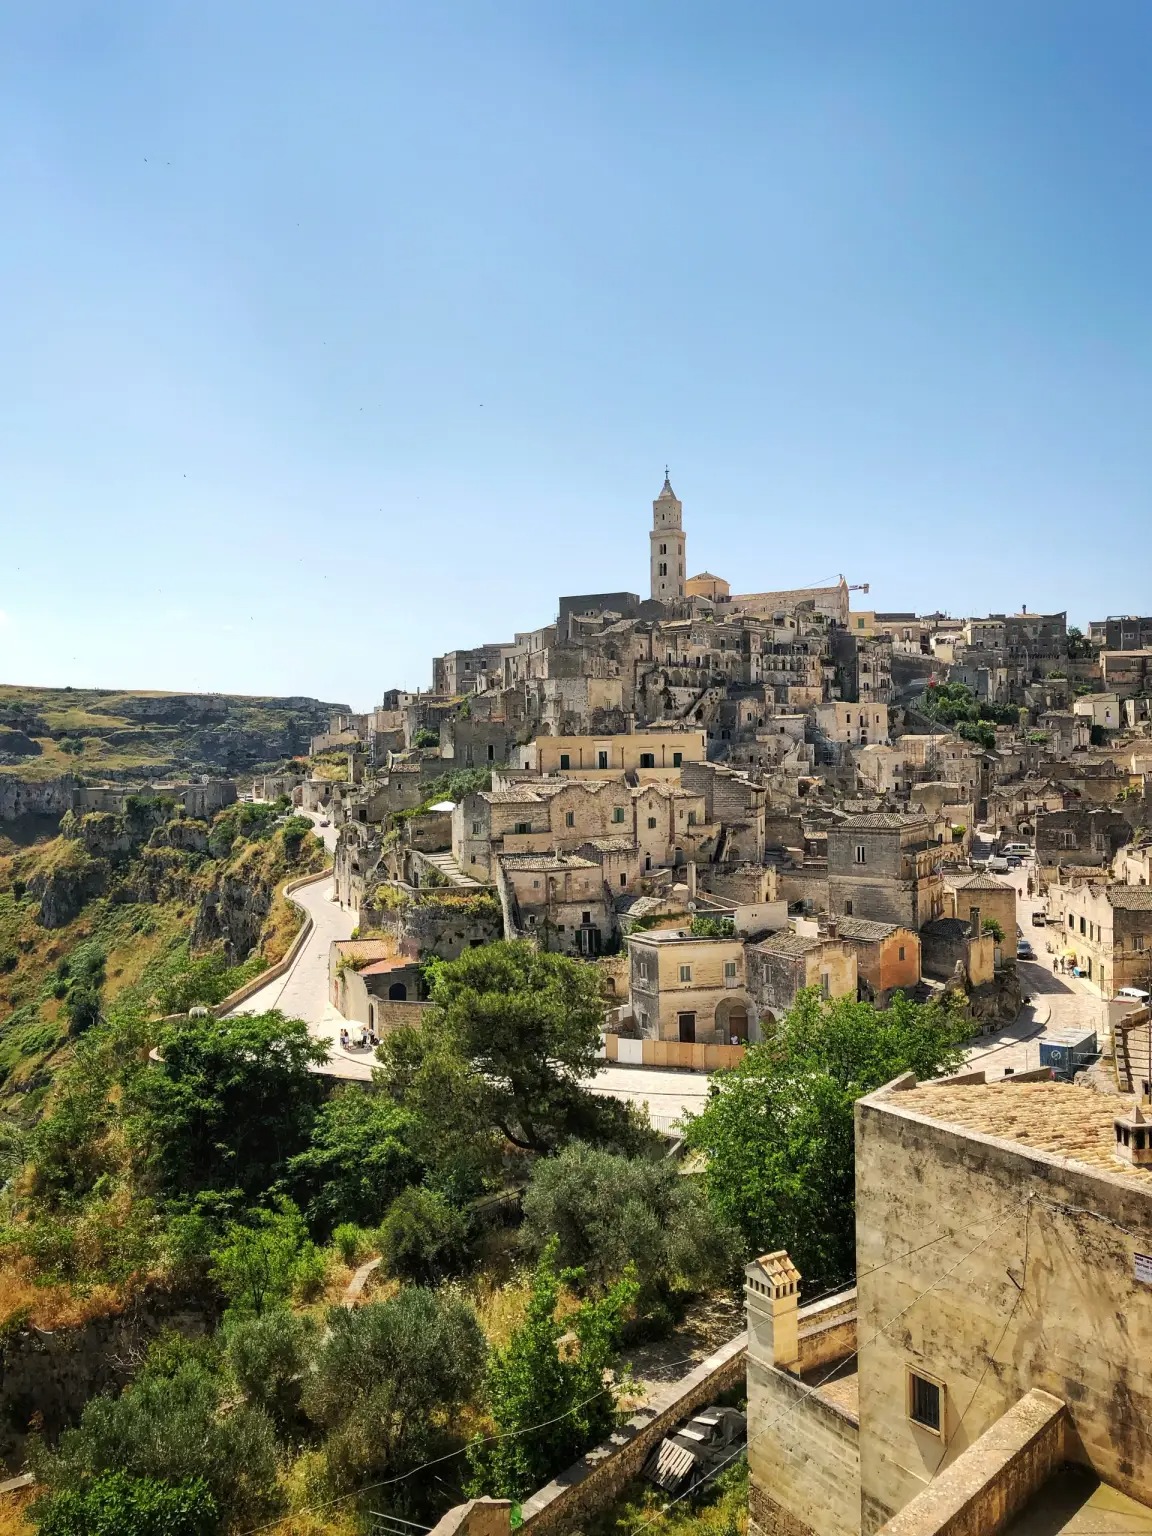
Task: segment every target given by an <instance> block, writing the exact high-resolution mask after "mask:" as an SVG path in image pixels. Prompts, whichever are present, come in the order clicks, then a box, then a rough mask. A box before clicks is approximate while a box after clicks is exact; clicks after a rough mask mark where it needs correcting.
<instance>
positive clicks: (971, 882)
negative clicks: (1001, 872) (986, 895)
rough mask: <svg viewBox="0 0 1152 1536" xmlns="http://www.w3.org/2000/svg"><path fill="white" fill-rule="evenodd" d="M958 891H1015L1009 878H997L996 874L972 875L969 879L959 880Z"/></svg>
mask: <svg viewBox="0 0 1152 1536" xmlns="http://www.w3.org/2000/svg"><path fill="white" fill-rule="evenodd" d="M956 889H957V890H958V891H1014V890H1015V889H1016V887H1015V886H1013V885H1009V883H1008V882H1007V880H997V878H996V876H995V875H972V876H971V877H970V878H969V879H967V880H957V882H956Z"/></svg>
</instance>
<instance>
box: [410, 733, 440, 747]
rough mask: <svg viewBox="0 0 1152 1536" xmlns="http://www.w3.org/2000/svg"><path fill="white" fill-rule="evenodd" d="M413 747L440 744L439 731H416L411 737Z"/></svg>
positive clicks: (436, 745)
mask: <svg viewBox="0 0 1152 1536" xmlns="http://www.w3.org/2000/svg"><path fill="white" fill-rule="evenodd" d="M412 745H413V746H414V747H438V746H439V745H440V732H439V731H427V730H423V731H417V732H416V734H415V735H414V736H413V738H412Z"/></svg>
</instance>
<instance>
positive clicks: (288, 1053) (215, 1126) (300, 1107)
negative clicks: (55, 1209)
mask: <svg viewBox="0 0 1152 1536" xmlns="http://www.w3.org/2000/svg"><path fill="white" fill-rule="evenodd" d="M160 1054H161V1057H162V1062H161V1064H159V1065H157V1066H156V1067H154V1068H153V1070H151V1071H148V1072H145V1073H143V1074H142V1075H141V1076H140V1077H138V1078H137V1079H136V1080H135V1081H134V1083H133V1084H132V1085H131V1088H130V1092H129V1094H128V1111H129V1130H130V1133H131V1136H132V1138H133V1141H134V1143H135V1145H136V1146H137V1148H138V1149H139V1151H140V1152H142V1153H143V1155H144V1158H145V1160H146V1164H147V1166H148V1168H149V1169H150V1170H151V1172H152V1175H153V1177H154V1178H155V1179H156V1181H157V1183H158V1184H159V1186H160V1188H161V1190H162V1191H163V1192H164V1193H165V1194H166V1195H168V1196H169V1197H171V1198H176V1199H178V1198H180V1197H185V1198H186V1197H188V1196H191V1195H193V1194H195V1193H196V1192H197V1191H200V1190H205V1189H208V1190H211V1189H216V1190H223V1189H234V1188H238V1189H240V1190H242V1191H244V1192H245V1193H247V1194H249V1195H253V1194H259V1193H261V1192H262V1191H264V1190H266V1189H267V1188H269V1186H270V1185H272V1184H273V1183H274V1182H275V1181H276V1180H277V1179H279V1178H280V1177H281V1176H282V1174H283V1173H284V1171H285V1169H286V1166H287V1164H288V1161H289V1159H290V1158H292V1157H293V1156H295V1155H296V1154H297V1153H298V1152H300V1151H302V1150H303V1149H304V1147H305V1146H306V1145H307V1143H308V1138H309V1134H310V1132H311V1129H312V1124H313V1120H314V1118H315V1114H316V1108H317V1105H318V1103H319V1101H320V1097H321V1095H322V1093H323V1091H324V1090H323V1084H322V1081H321V1079H320V1078H318V1077H317V1076H316V1074H315V1073H314V1072H312V1071H311V1070H310V1068H311V1067H312V1066H313V1065H316V1064H318V1063H320V1062H322V1061H324V1060H325V1059H326V1056H327V1049H326V1047H325V1046H323V1045H320V1044H318V1043H317V1042H315V1041H313V1040H312V1039H310V1038H309V1035H308V1026H307V1025H306V1024H303V1023H302V1022H301V1021H300V1020H298V1019H285V1018H284V1016H283V1015H282V1014H280V1013H276V1012H271V1013H262V1014H247V1013H241V1014H233V1015H230V1016H229V1017H228V1018H225V1019H217V1018H212V1017H211V1016H209V1017H207V1018H190V1019H188V1020H187V1022H181V1023H180V1024H177V1025H173V1026H170V1027H169V1028H167V1029H165V1030H164V1031H163V1033H162V1034H161V1037H160Z"/></svg>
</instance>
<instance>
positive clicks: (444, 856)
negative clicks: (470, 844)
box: [421, 853, 481, 891]
mask: <svg viewBox="0 0 1152 1536" xmlns="http://www.w3.org/2000/svg"><path fill="white" fill-rule="evenodd" d="M421 858H422V859H423V861H424V863H425V864H431V865H432V866H433V868H434V869H438V870H439V871H440V873H441V874H442V875H443V876H444V878H445V880H447V882H448V884H449V885H457V886H460V887H461V889H463V890H470V891H478V890H479V889H480V888H481V882H480V881H479V880H473V878H472V876H471V875H466V874H465V873H464V871H463V870H462V869H461V868H460V866H459V864H457V862H456V860H455V859H454V858H453V857H452V855H451V854H450V853H425V854H422V855H421Z"/></svg>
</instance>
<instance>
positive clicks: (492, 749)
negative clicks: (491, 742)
mask: <svg viewBox="0 0 1152 1536" xmlns="http://www.w3.org/2000/svg"><path fill="white" fill-rule="evenodd" d="M488 761H489V762H490V763H494V762H495V761H496V748H495V747H489V748H488Z"/></svg>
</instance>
